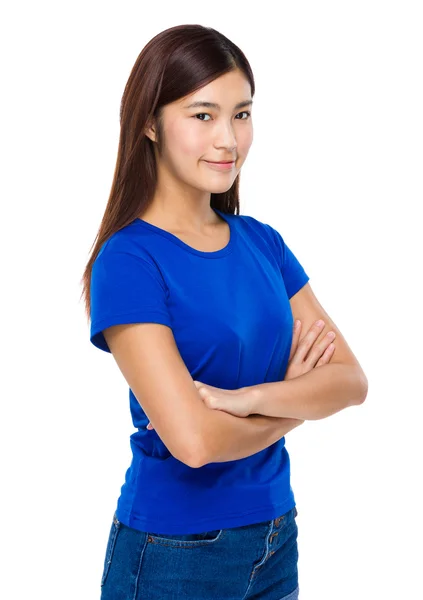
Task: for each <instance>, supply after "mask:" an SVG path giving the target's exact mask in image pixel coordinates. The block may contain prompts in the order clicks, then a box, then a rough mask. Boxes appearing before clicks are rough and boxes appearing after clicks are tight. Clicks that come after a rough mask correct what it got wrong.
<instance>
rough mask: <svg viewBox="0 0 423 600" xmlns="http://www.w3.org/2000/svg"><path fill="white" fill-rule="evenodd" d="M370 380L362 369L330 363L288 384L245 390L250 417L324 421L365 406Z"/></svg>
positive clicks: (266, 385)
mask: <svg viewBox="0 0 423 600" xmlns="http://www.w3.org/2000/svg"><path fill="white" fill-rule="evenodd" d="M367 387H368V386H367V378H366V376H365V375H364V373H363V371H362V369H361V367H360V366H357V365H352V364H342V363H335V362H333V363H329V364H327V365H323V366H321V367H317V368H315V369H313V370H312V371H309V372H308V373H305V374H304V375H300V376H299V377H296V378H295V379H289V380H288V381H275V382H272V383H261V384H259V385H253V386H251V387H245V388H243V393H244V394H245V396H244V397H245V402H246V404H247V405H248V406H249V412H250V414H261V415H266V416H269V417H290V418H292V419H304V420H316V419H324V418H325V417H329V416H330V415H333V414H334V413H336V412H338V411H340V410H343V409H344V408H347V407H348V406H353V405H355V404H362V403H363V402H364V400H365V398H366V395H367Z"/></svg>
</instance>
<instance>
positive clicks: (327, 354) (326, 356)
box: [316, 343, 335, 368]
mask: <svg viewBox="0 0 423 600" xmlns="http://www.w3.org/2000/svg"><path fill="white" fill-rule="evenodd" d="M334 352H335V344H332V343H330V344H329V346H328V347H327V348H326V350H325V351H324V352H323V354H322V356H321V357H320V359H319V361H318V362H317V363H316V368H317V367H321V366H322V365H327V364H328V362H329V361H330V359H331V358H332V356H333V353H334Z"/></svg>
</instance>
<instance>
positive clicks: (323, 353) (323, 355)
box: [305, 331, 336, 367]
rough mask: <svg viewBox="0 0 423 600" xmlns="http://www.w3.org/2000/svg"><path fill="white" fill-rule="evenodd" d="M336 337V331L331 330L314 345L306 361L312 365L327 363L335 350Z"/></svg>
mask: <svg viewBox="0 0 423 600" xmlns="http://www.w3.org/2000/svg"><path fill="white" fill-rule="evenodd" d="M335 337H336V333H335V332H334V331H329V332H328V333H327V334H326V335H325V336H324V337H323V339H322V340H321V341H320V342H319V343H318V344H315V345H314V346H313V348H312V349H311V350H310V353H309V355H308V356H307V358H306V361H305V362H306V363H307V364H308V365H309V366H311V367H314V366H317V365H319V366H321V365H322V364H327V363H328V362H329V360H330V358H331V356H332V355H333V352H334V351H335V344H334V343H333V342H334V340H335ZM320 361H322V362H320Z"/></svg>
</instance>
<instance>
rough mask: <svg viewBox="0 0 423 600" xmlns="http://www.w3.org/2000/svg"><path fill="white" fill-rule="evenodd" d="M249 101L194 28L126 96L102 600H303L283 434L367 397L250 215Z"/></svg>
mask: <svg viewBox="0 0 423 600" xmlns="http://www.w3.org/2000/svg"><path fill="white" fill-rule="evenodd" d="M254 90H255V86H254V79H253V74H252V71H251V68H250V65H249V64H248V61H247V59H246V57H245V56H244V54H243V53H242V52H241V50H240V49H239V48H238V47H237V46H236V45H235V44H233V43H232V42H231V41H230V40H229V39H227V38H226V37H225V36H224V35H222V34H221V33H219V32H217V31H216V30H214V29H211V28H208V27H202V26H200V25H183V26H177V27H173V28H171V29H168V30H166V31H163V32H162V33H160V34H159V35H157V36H156V37H154V38H153V39H152V40H151V41H150V42H149V43H148V44H147V45H146V46H145V48H144V49H143V50H142V52H141V54H140V55H139V57H138V58H137V60H136V63H135V65H134V67H133V69H132V72H131V74H130V76H129V80H128V82H127V85H126V87H125V91H124V94H123V98H122V103H121V111H120V121H121V133H120V140H119V149H118V157H117V164H116V170H115V175H114V180H113V184H112V189H111V193H110V197H109V201H108V204H107V206H106V210H105V213H104V217H103V220H102V222H101V226H100V229H99V232H98V235H97V238H96V242H95V245H94V249H93V251H92V255H91V257H90V260H89V262H88V264H87V266H86V270H85V273H84V279H83V284H84V289H83V294H84V295H85V302H86V309H87V315H88V316H89V317H91V331H90V339H91V342H92V343H93V344H94V345H95V346H96V347H98V348H100V349H102V350H104V351H106V352H110V353H111V354H112V355H113V358H114V359H115V361H116V363H117V365H118V367H119V369H120V371H121V372H122V374H123V376H124V377H125V379H126V381H127V383H128V385H129V388H130V389H129V397H130V410H131V415H132V420H133V424H134V427H135V428H136V432H135V433H133V434H132V435H131V436H130V445H131V449H132V454H133V456H132V462H131V465H130V466H129V468H128V470H127V472H126V476H125V482H124V484H123V486H122V488H121V494H120V497H119V499H118V502H117V507H116V511H115V512H114V514H113V520H112V524H111V529H110V534H109V539H108V542H107V548H106V555H105V560H104V569H103V574H102V578H101V588H102V595H101V598H102V600H109V599H110V600H112V599H113V600H136V599H140V600H141V599H146V598H148V599H149V600H167V599H172V600H174V599H176V598H178V599H179V598H180V599H181V600H182V599H184V600H194V599H195V600H208V599H214V600H216V599H219V600H223V599H227V600H247V599H250V600H256V599H258V598H260V599H263V600H282V599H284V600H295V599H297V598H298V593H299V583H298V548H297V533H298V529H297V523H296V519H295V517H296V515H297V509H296V503H295V499H294V494H293V490H292V488H291V485H290V462H289V455H288V452H287V449H286V447H285V435H286V434H287V433H288V432H289V431H291V430H293V429H294V428H296V427H298V426H299V425H300V424H302V423H303V422H304V421H305V420H308V419H320V418H324V417H327V416H329V415H331V414H333V413H335V412H337V411H339V410H342V409H344V408H346V407H348V406H351V405H354V404H355V405H357V404H360V403H361V402H363V401H364V399H365V397H366V393H367V380H366V377H365V375H364V373H363V371H362V369H361V367H360V365H359V363H358V361H357V359H356V358H355V356H354V354H353V353H352V352H351V350H350V348H349V347H348V345H347V343H346V341H345V340H344V338H343V337H342V334H341V333H340V331H339V330H338V329H337V327H336V326H335V324H334V323H333V321H332V320H331V319H330V317H329V316H328V314H327V313H326V312H325V311H324V309H323V308H322V306H321V305H320V303H319V302H318V301H317V299H316V297H315V295H314V294H313V292H312V290H311V287H310V284H309V283H308V281H309V277H308V275H307V274H306V272H305V271H304V269H303V267H302V265H301V264H300V262H299V261H298V259H297V258H296V256H295V255H294V253H293V252H292V251H291V250H290V248H289V247H288V246H287V244H286V243H285V242H284V239H283V238H282V236H281V234H280V233H279V232H278V231H277V230H275V229H274V228H273V227H271V226H270V225H268V224H265V223H262V222H260V221H258V220H257V219H255V218H253V217H250V216H246V215H240V214H239V177H240V170H241V167H242V165H243V163H244V161H245V160H246V158H247V155H248V151H249V149H250V146H251V143H252V140H253V126H252V99H253V96H254ZM295 320H296V321H300V327H299V328H297V329H294V328H293V325H294V321H295ZM319 320H322V321H323V322H322V323H320V324H319V323H318V321H319ZM301 330H302V331H303V336H302V337H301V336H300V331H301ZM328 333H329V335H327V334H328ZM330 333H332V337H330ZM335 335H336V349H335V346H334V344H333V338H334V337H335ZM150 422H151V424H150V425H149V426H148V424H149V423H150ZM147 426H148V427H147Z"/></svg>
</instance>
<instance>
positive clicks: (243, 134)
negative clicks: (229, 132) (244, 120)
mask: <svg viewBox="0 0 423 600" xmlns="http://www.w3.org/2000/svg"><path fill="white" fill-rule="evenodd" d="M237 142H238V151H239V153H240V154H243V155H245V154H247V153H248V151H249V149H250V146H251V144H252V143H253V128H252V127H249V128H248V129H247V128H246V129H245V130H244V131H240V132H239V134H238V136H237Z"/></svg>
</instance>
